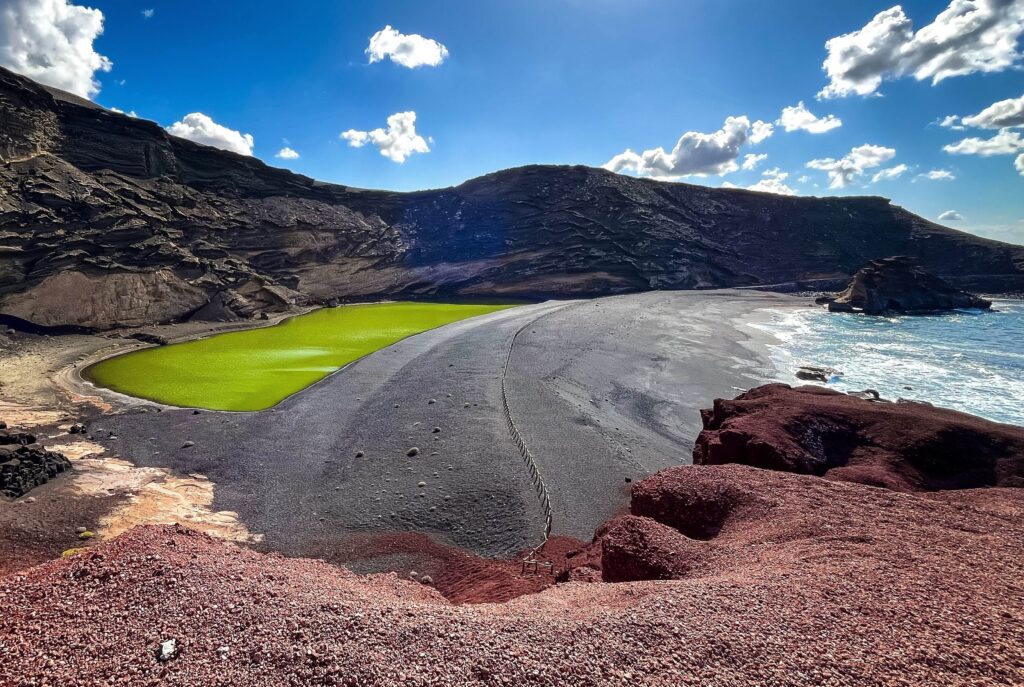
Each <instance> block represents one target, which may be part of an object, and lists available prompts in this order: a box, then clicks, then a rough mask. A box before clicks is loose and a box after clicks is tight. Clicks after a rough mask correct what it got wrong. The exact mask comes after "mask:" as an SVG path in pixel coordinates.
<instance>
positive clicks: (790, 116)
mask: <svg viewBox="0 0 1024 687" xmlns="http://www.w3.org/2000/svg"><path fill="white" fill-rule="evenodd" d="M775 123H776V124H778V125H779V126H781V127H782V128H783V129H785V130H786V131H787V132H791V131H806V132H808V133H811V134H823V133H825V132H826V131H831V130H832V129H838V128H839V127H841V126H842V125H843V120H841V119H839V117H836V116H835V115H825V116H824V117H817V116H815V115H814V113H812V112H811V111H810V110H808V109H807V106H806V105H804V101H802V100H801V101H800V102H798V103H797V104H796V105H792V106H790V107H785V108H783V109H782V115H781V116H780V117H779V119H778V121H776V122H775Z"/></svg>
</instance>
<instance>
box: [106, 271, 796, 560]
mask: <svg viewBox="0 0 1024 687" xmlns="http://www.w3.org/2000/svg"><path fill="white" fill-rule="evenodd" d="M808 303H809V301H808V300H807V299H805V298H795V297H790V296H781V295H777V294H771V293H760V292H751V291H736V290H728V291H701V292H693V291H691V292H652V293H645V294H636V295H628V296H617V297H611V298H603V299H597V300H593V301H571V302H547V303H541V304H535V305H526V306H521V307H517V308H514V309H512V310H508V311H503V312H499V313H495V314H492V315H488V316H484V317H480V318H476V319H473V320H469V321H465V322H459V323H455V324H453V325H449V326H446V327H442V328H440V329H437V330H434V331H430V332H425V333H423V334H420V335H417V336H414V337H411V338H409V339H406V340H404V341H402V342H399V343H397V344H395V345H394V346H391V347H388V348H386V349H383V350H381V351H379V352H377V353H375V354H373V355H371V356H368V357H367V358H365V359H363V360H360V361H357V362H356V363H353V364H352V365H350V366H348V367H347V368H345V369H344V370H341V371H339V372H338V373H336V374H334V375H332V376H330V377H328V378H326V379H324V380H323V381H321V382H319V383H318V384H316V385H314V386H312V387H310V388H309V389H307V390H305V391H303V392H301V393H299V394H297V395H295V396H293V397H291V398H289V399H287V400H285V401H284V402H282V403H281V404H279V405H278V406H276V407H274V408H272V409H269V410H267V411H262V412H258V413H222V412H212V411H200V412H199V413H198V414H196V413H194V411H192V410H188V409H163V410H162V411H161V412H157V410H156V407H155V406H151V405H150V406H146V405H142V406H137V407H133V408H129V409H128V410H126V411H125V412H123V413H120V414H116V415H113V416H108V417H102V418H98V419H96V420H94V421H93V422H92V424H91V427H90V429H91V431H92V432H93V434H94V435H95V436H96V437H97V439H98V440H100V441H102V443H104V444H105V445H107V446H108V447H109V448H110V450H111V451H113V452H115V453H117V454H118V455H122V456H125V457H127V458H128V459H130V460H132V461H133V462H135V463H137V464H139V465H143V466H153V467H167V468H171V469H172V470H173V471H175V472H177V473H180V474H183V475H186V474H192V473H198V474H201V475H204V476H205V477H206V478H208V479H209V480H210V481H211V482H213V483H214V485H215V489H214V497H213V504H212V509H213V510H214V511H230V512H237V513H238V516H239V519H240V521H241V522H242V523H244V525H245V527H246V529H247V530H248V532H250V533H252V534H253V536H255V537H262V538H263V539H262V543H261V544H259V545H260V546H261V547H263V548H265V549H269V550H276V551H281V552H283V553H286V554H291V555H306V556H315V557H321V558H326V559H328V560H332V561H335V562H343V563H347V564H349V565H350V566H351V567H353V568H355V569H357V570H380V569H388V568H390V567H392V562H390V561H388V560H386V559H379V560H375V559H373V558H372V557H371V558H366V557H365V553H359V554H355V553H353V552H352V547H351V546H349V542H351V541H352V539H353V538H354V537H361V536H363V535H366V534H372V533H383V532H394V531H404V532H413V533H419V534H425V535H428V536H431V537H433V538H434V539H436V540H437V541H439V542H442V543H446V544H454V545H457V546H461V547H464V548H466V549H468V550H470V551H472V552H474V553H477V554H481V555H485V556H508V555H511V554H514V553H516V552H518V551H521V550H523V549H525V548H528V547H530V546H533V545H536V544H537V543H539V540H540V538H541V532H542V529H543V515H542V511H541V509H540V507H539V504H538V500H537V495H536V492H535V490H534V486H533V484H532V483H531V481H530V479H529V476H528V474H527V471H526V469H525V468H524V465H523V462H522V460H521V458H520V456H519V453H518V450H517V448H516V446H515V444H514V443H513V441H512V439H511V438H510V436H509V433H508V430H507V427H506V424H505V416H504V413H503V409H502V397H501V381H502V375H503V373H505V363H506V359H507V361H508V369H507V373H505V374H506V380H505V381H506V385H505V386H506V393H507V398H508V404H509V408H510V412H511V414H512V416H513V419H514V421H515V422H516V425H517V427H518V428H519V430H520V432H521V433H522V435H523V437H524V439H525V441H526V443H527V445H528V446H529V448H530V451H531V452H532V454H533V455H534V456H535V459H536V462H537V465H538V467H539V470H540V472H541V474H542V476H543V478H544V480H545V483H546V484H547V486H548V490H549V494H550V498H551V503H552V509H553V520H554V528H553V532H554V533H555V534H560V535H568V536H574V537H578V538H583V539H589V537H590V536H591V534H592V533H593V529H594V527H595V526H596V525H598V524H599V523H600V522H601V521H603V520H604V519H605V518H607V517H608V516H609V515H611V514H613V513H615V512H617V511H618V510H620V509H622V508H623V507H624V506H625V505H626V502H627V493H626V487H627V478H628V479H630V480H635V479H637V478H639V477H642V476H644V475H646V474H649V473H651V472H654V471H656V470H658V469H661V468H663V467H667V466H669V465H675V464H680V463H687V462H689V460H690V452H691V448H692V442H693V440H694V439H695V437H696V434H697V432H698V431H699V428H700V418H699V412H698V411H699V409H700V408H701V407H704V406H707V405H709V404H710V402H711V400H712V399H713V398H715V397H716V396H725V395H728V396H732V395H734V393H735V390H736V388H744V389H745V388H748V387H750V386H754V385H756V384H759V383H762V382H763V381H765V380H766V379H770V378H771V376H772V375H773V374H774V372H773V370H772V368H771V366H770V363H769V361H768V360H767V357H766V355H765V354H764V349H763V344H764V343H765V339H766V335H764V334H761V333H759V332H758V331H757V330H754V329H753V328H750V327H748V326H747V325H746V323H747V322H749V321H751V318H757V317H763V316H765V315H764V314H761V311H763V310H764V309H765V308H778V307H790V306H793V307H806V306H807V304H808ZM517 331H518V332H520V334H519V336H518V338H517V339H516V344H515V347H514V348H513V350H512V353H511V356H509V354H508V351H509V344H510V342H511V340H512V338H513V336H515V334H516V332H517ZM431 401H433V402H431ZM435 427H436V428H438V429H439V430H440V431H439V432H434V431H433V430H434V428H435ZM110 434H113V436H109V435H110ZM189 442H191V443H192V445H189V446H187V447H186V446H185V445H186V443H189ZM412 447H416V448H418V449H419V452H418V455H416V456H408V455H407V452H408V451H409V449H410V448H412ZM421 483H422V484H423V486H420V484H421Z"/></svg>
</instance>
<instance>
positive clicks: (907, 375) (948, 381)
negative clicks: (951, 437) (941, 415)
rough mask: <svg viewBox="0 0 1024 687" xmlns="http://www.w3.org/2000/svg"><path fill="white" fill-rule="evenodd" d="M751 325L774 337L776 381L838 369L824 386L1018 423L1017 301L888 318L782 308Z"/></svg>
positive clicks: (1022, 367)
mask: <svg viewBox="0 0 1024 687" xmlns="http://www.w3.org/2000/svg"><path fill="white" fill-rule="evenodd" d="M754 326H756V327H757V328H759V329H762V330H765V331H767V332H769V333H771V334H772V335H774V337H775V338H776V339H777V340H778V343H777V344H775V345H772V346H771V357H772V361H773V363H774V364H775V367H776V373H777V377H778V379H779V380H780V381H783V382H787V383H790V384H797V383H800V384H806V383H807V382H803V381H801V380H798V379H797V378H796V377H795V375H794V372H795V371H796V369H797V368H798V367H800V366H801V365H818V366H826V367H831V368H834V369H836V370H838V371H839V372H840V374H838V375H836V376H834V377H833V378H832V379H831V380H829V382H828V383H827V385H826V386H829V387H833V388H835V389H837V390H840V391H854V390H861V389H866V388H871V389H876V390H877V391H878V392H879V393H880V394H881V395H882V396H883V397H884V398H888V399H893V400H895V399H896V398H899V397H903V398H909V399H916V400H922V401H928V402H930V403H933V404H934V405H937V406H945V407H947V408H954V409H956V410H962V411H965V412H968V413H973V414H975V415H980V416H982V417H986V418H989V419H990V420H995V421H997V422H1007V423H1012V424H1017V425H1024V301H1019V300H998V301H995V302H994V304H993V306H992V310H991V311H990V312H982V311H977V310H958V311H954V312H952V313H949V314H944V315H916V316H893V317H872V316H867V315H855V314H844V313H829V312H828V311H826V310H825V309H824V308H807V309H806V310H785V311H775V312H773V313H772V315H771V319H770V320H769V321H768V322H762V323H760V324H756V325H754Z"/></svg>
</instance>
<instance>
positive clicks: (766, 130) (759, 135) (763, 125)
mask: <svg viewBox="0 0 1024 687" xmlns="http://www.w3.org/2000/svg"><path fill="white" fill-rule="evenodd" d="M773 133H775V127H774V126H772V125H771V124H770V123H769V122H762V121H761V120H760V119H758V120H757V121H756V122H754V123H753V124H751V125H750V142H751V143H753V144H754V145H757V144H758V143H760V142H761V141H763V140H765V139H766V138H770V137H771V135H772V134H773Z"/></svg>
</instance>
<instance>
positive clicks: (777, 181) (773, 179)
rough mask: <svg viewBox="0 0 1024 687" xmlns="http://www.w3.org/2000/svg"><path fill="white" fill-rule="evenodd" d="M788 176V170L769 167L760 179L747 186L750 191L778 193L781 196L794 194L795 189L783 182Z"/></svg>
mask: <svg viewBox="0 0 1024 687" xmlns="http://www.w3.org/2000/svg"><path fill="white" fill-rule="evenodd" d="M788 178H789V172H783V171H782V170H780V169H779V168H778V167H773V168H771V169H766V170H765V171H764V173H763V174H762V176H761V180H760V181H758V182H757V183H756V184H753V185H751V186H748V187H747V188H748V189H750V190H751V191H764V192H765V193H778V194H779V195H783V196H795V195H796V191H795V190H793V189H791V188H790V187H789V186H787V185H786V184H785V183H784V182H785V181H786V179H788Z"/></svg>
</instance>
